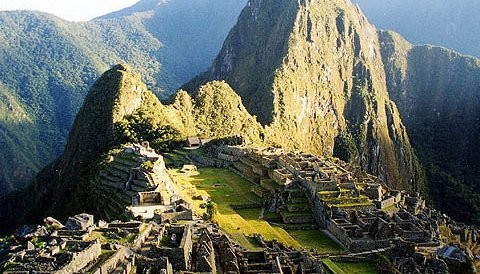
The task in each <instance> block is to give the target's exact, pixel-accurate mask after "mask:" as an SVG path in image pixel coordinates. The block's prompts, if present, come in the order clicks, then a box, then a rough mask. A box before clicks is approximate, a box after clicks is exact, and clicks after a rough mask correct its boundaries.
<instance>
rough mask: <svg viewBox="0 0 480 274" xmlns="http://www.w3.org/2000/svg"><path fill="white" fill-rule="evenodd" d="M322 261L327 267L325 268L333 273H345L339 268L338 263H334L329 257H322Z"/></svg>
mask: <svg viewBox="0 0 480 274" xmlns="http://www.w3.org/2000/svg"><path fill="white" fill-rule="evenodd" d="M322 263H323V264H324V265H325V266H326V267H327V269H328V270H329V271H330V272H332V273H333V274H347V273H346V272H345V271H343V269H341V268H340V267H338V265H337V264H336V263H334V262H333V261H332V260H330V259H328V258H327V259H323V260H322Z"/></svg>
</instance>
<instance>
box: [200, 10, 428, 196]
mask: <svg viewBox="0 0 480 274" xmlns="http://www.w3.org/2000/svg"><path fill="white" fill-rule="evenodd" d="M212 79H222V80H225V81H226V82H227V83H229V84H230V85H231V86H232V88H233V89H234V90H235V91H236V92H238V94H239V95H240V96H241V97H242V100H243V101H244V103H245V106H246V107H247V109H248V110H249V111H250V112H251V113H252V114H254V115H256V116H257V117H258V119H259V121H260V122H262V123H263V124H264V125H267V136H268V138H269V141H270V142H272V143H277V144H280V145H282V146H283V147H286V148H289V149H295V150H306V151H310V152H314V153H316V154H321V155H336V156H339V157H341V158H342V159H344V160H348V161H350V162H353V163H355V164H358V165H360V166H362V167H364V168H365V169H366V170H368V171H369V172H372V173H375V174H379V175H380V176H381V177H382V178H383V179H384V180H385V181H386V182H387V183H388V184H389V185H391V186H392V187H395V188H402V189H410V190H420V189H421V188H422V184H423V183H422V176H421V174H422V170H421V168H420V167H419V165H418V161H417V158H416V156H415V154H414V152H413V150H412V147H411V145H410V141H409V138H408V135H407V133H406V130H405V127H404V126H403V124H402V121H401V119H400V116H399V112H398V110H397V108H396V106H395V103H393V102H392V101H391V100H390V99H389V95H388V92H387V86H386V77H385V72H384V69H383V63H382V58H381V50H380V43H379V40H378V35H377V31H376V29H375V28H374V27H373V26H372V25H370V24H369V23H368V21H367V19H366V18H365V16H364V15H363V14H362V13H361V11H360V10H359V8H358V7H356V6H354V5H352V4H351V3H350V2H348V1H342V0H336V1H321V0H310V1H309V0H306V1H289V0H280V1H260V0H251V1H249V2H248V4H247V7H246V8H245V9H244V10H243V11H242V13H241V15H240V18H239V20H238V22H237V24H236V25H235V27H234V28H233V29H232V31H231V32H230V34H229V35H228V37H227V40H226V41H225V43H224V46H223V49H222V50H221V52H220V54H219V55H218V56H217V58H216V59H215V62H214V63H213V65H212V67H211V68H210V70H209V71H208V72H206V73H205V74H203V75H202V76H200V77H199V78H197V79H195V81H193V82H192V83H191V85H194V84H195V83H198V82H205V81H209V80H212Z"/></svg>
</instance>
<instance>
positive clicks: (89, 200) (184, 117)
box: [0, 65, 263, 229]
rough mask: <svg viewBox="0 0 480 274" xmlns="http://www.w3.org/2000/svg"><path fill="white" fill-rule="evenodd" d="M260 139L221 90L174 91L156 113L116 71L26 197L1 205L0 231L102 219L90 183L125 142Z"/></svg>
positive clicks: (133, 76) (125, 71)
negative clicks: (82, 216) (79, 215)
mask: <svg viewBox="0 0 480 274" xmlns="http://www.w3.org/2000/svg"><path fill="white" fill-rule="evenodd" d="M165 133H167V134H165ZM262 134H263V129H262V127H261V125H260V124H259V123H257V122H256V120H255V118H254V117H252V116H251V115H250V114H249V113H248V112H247V111H246V109H245V107H244V106H243V104H242V102H241V100H240V97H239V96H238V95H237V94H235V92H234V91H233V90H232V89H231V88H230V87H229V86H228V85H227V84H226V83H224V82H211V83H209V84H207V85H204V86H202V87H201V88H200V90H199V91H198V93H197V95H196V96H195V97H194V98H191V97H190V96H189V95H188V94H187V93H186V92H184V91H183V92H182V91H180V92H179V93H178V94H177V96H176V97H175V98H174V100H173V102H172V103H171V104H170V105H163V104H162V103H161V102H160V101H159V100H158V98H157V97H156V96H155V95H154V94H153V93H152V92H151V91H149V90H148V89H147V86H146V85H145V84H144V83H143V82H142V80H141V76H140V75H139V74H137V73H135V72H133V70H132V68H131V67H130V66H129V65H116V66H114V67H113V68H112V69H110V70H108V71H107V72H105V73H104V74H103V75H102V76H101V77H100V78H99V79H98V80H97V81H96V82H95V84H94V85H93V86H92V88H91V90H90V92H89V93H88V95H87V97H86V99H85V102H84V104H83V106H82V107H81V109H80V111H79V113H78V115H77V117H76V119H75V122H74V125H73V128H72V130H71V132H70V136H69V139H68V142H67V145H66V147H65V152H64V154H63V155H62V156H61V157H60V158H59V159H58V160H57V161H55V162H54V163H52V164H51V165H49V166H47V167H46V168H44V169H43V170H42V171H41V172H40V173H39V175H38V176H37V177H36V178H35V180H34V181H33V183H32V184H31V185H29V187H28V188H27V189H26V190H25V191H19V192H15V193H13V194H11V195H9V196H8V197H7V199H3V200H0V216H2V218H0V219H1V222H0V227H2V228H3V229H8V228H11V227H14V226H15V224H16V223H18V222H22V221H25V220H30V221H31V220H36V219H38V218H41V217H42V216H46V215H49V214H51V215H54V216H57V217H59V218H62V217H66V216H69V215H71V214H73V213H75V212H79V211H87V212H92V213H98V214H99V216H103V215H102V214H103V213H102V212H103V211H102V212H97V211H98V209H99V208H101V206H99V205H100V204H101V203H102V202H103V201H101V200H98V199H97V198H98V195H97V194H98V188H99V187H100V186H98V185H97V184H96V183H95V182H96V180H93V178H95V176H97V175H98V172H99V170H104V169H105V168H106V166H108V164H109V161H108V159H109V158H110V157H112V155H113V156H115V157H116V155H117V154H118V153H113V152H112V150H113V149H115V148H118V147H120V146H121V145H122V144H125V143H127V142H140V141H150V142H152V144H156V145H159V147H162V146H161V145H162V143H168V142H171V141H184V140H185V138H186V137H191V136H196V135H198V136H201V137H205V138H224V137H231V136H242V137H243V138H244V139H245V140H246V141H249V142H261V139H260V138H261V135H262ZM112 153H113V154H112ZM94 193H97V194H94Z"/></svg>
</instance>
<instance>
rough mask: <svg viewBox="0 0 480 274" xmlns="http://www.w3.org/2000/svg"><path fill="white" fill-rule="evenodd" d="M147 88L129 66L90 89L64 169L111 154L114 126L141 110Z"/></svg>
mask: <svg viewBox="0 0 480 274" xmlns="http://www.w3.org/2000/svg"><path fill="white" fill-rule="evenodd" d="M146 92H147V87H146V86H145V84H144V83H143V82H142V80H141V77H140V75H138V74H137V73H135V72H133V70H132V68H131V66H130V65H127V64H117V65H115V66H113V67H112V68H111V69H110V70H108V71H107V72H105V73H104V74H103V75H102V76H101V77H100V78H99V79H98V80H97V81H96V82H95V84H94V85H93V86H92V88H91V89H90V91H89V93H88V95H87V97H86V98H85V101H84V103H83V106H82V107H81V109H80V111H79V113H78V115H77V118H76V119H75V122H74V125H73V128H72V131H71V133H70V137H69V139H68V143H67V146H66V149H65V152H66V153H65V155H64V157H63V166H76V165H77V164H80V163H83V162H88V159H91V158H92V157H95V155H100V154H101V153H103V152H105V151H106V150H108V148H109V146H110V145H111V142H112V141H113V132H114V124H115V123H116V122H118V121H120V120H121V119H123V117H125V116H126V115H129V114H131V113H133V112H134V111H135V110H136V109H138V108H139V107H140V106H141V105H142V103H143V101H144V99H145V93H146Z"/></svg>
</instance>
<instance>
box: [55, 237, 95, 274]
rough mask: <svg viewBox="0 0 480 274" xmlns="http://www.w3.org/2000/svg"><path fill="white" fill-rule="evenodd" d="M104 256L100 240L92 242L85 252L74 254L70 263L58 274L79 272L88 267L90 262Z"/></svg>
mask: <svg viewBox="0 0 480 274" xmlns="http://www.w3.org/2000/svg"><path fill="white" fill-rule="evenodd" d="M100 254H102V244H101V243H100V241H99V240H95V241H94V242H91V244H90V245H89V246H88V247H87V248H85V249H84V250H82V251H80V252H78V253H73V257H72V260H71V261H70V263H68V264H67V265H65V266H64V267H62V269H60V270H58V271H57V272H56V273H57V274H71V273H75V272H78V271H79V270H80V269H82V268H84V267H85V266H87V265H88V264H89V263H90V262H93V261H95V260H96V259H98V257H99V256H100Z"/></svg>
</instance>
